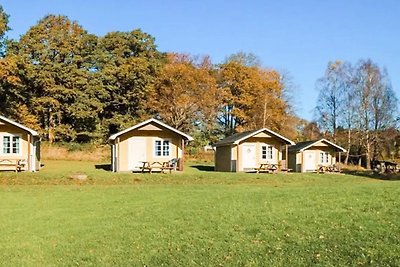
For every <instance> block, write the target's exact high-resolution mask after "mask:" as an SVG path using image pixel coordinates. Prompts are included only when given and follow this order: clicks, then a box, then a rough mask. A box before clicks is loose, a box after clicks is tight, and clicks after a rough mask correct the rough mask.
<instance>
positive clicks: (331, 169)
mask: <svg viewBox="0 0 400 267" xmlns="http://www.w3.org/2000/svg"><path fill="white" fill-rule="evenodd" d="M317 172H318V173H325V172H339V169H338V168H337V166H336V165H318V170H317Z"/></svg>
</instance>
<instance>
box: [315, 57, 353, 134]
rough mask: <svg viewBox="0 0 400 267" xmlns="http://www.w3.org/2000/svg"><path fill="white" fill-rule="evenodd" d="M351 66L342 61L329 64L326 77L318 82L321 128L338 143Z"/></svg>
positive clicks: (317, 109) (317, 110)
mask: <svg viewBox="0 0 400 267" xmlns="http://www.w3.org/2000/svg"><path fill="white" fill-rule="evenodd" d="M349 69H350V66H349V65H348V64H347V63H344V62H341V61H335V62H329V63H328V66H327V69H326V71H325V75H324V77H322V78H320V79H319V80H318V81H317V89H318V91H319V95H318V100H317V107H316V115H317V121H318V122H319V125H320V128H321V129H323V130H325V131H327V132H329V133H330V134H331V135H332V139H333V141H335V142H336V131H337V128H338V126H339V120H340V119H341V118H340V117H341V114H343V111H344V110H346V108H347V107H346V102H347V101H346V94H347V93H348V92H349V85H350V82H349V81H350V77H351V76H350V74H351V73H349Z"/></svg>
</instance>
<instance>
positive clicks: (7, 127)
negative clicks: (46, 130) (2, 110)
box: [0, 116, 40, 171]
mask: <svg viewBox="0 0 400 267" xmlns="http://www.w3.org/2000/svg"><path fill="white" fill-rule="evenodd" d="M15 162H18V163H19V165H20V166H21V170H22V171H38V170H39V168H40V138H39V135H38V133H37V132H36V131H34V130H32V129H29V128H28V127H25V126H23V125H22V124H19V123H17V122H15V121H13V120H10V119H8V118H6V117H3V116H0V170H15V166H13V164H14V163H15Z"/></svg>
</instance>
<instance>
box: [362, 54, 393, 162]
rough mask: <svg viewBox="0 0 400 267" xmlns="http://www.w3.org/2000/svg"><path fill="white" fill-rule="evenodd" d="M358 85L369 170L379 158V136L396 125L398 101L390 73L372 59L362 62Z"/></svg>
mask: <svg viewBox="0 0 400 267" xmlns="http://www.w3.org/2000/svg"><path fill="white" fill-rule="evenodd" d="M355 83H356V85H355V86H356V93H357V97H358V101H359V102H358V107H359V114H360V120H359V125H360V128H361V131H362V134H363V136H364V138H363V144H364V147H365V154H366V165H367V168H368V169H369V168H370V166H371V165H370V164H371V160H375V159H377V157H378V154H379V133H380V132H381V131H382V130H385V129H387V128H390V127H393V126H394V125H395V119H396V115H397V99H396V96H395V94H394V92H393V90H392V87H391V84H390V81H389V78H388V76H387V73H386V71H385V70H384V71H381V70H380V68H379V67H378V66H377V65H376V64H375V63H373V62H372V61H371V60H366V61H364V60H361V61H360V62H359V63H358V65H357V71H356V78H355Z"/></svg>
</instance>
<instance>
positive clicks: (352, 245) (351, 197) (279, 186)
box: [0, 161, 400, 266]
mask: <svg viewBox="0 0 400 267" xmlns="http://www.w3.org/2000/svg"><path fill="white" fill-rule="evenodd" d="M45 164H46V166H45V167H44V168H43V169H42V170H41V171H40V172H39V173H19V174H15V173H11V172H8V173H4V172H3V173H0V205H1V208H0V236H1V239H0V265H3V266H310V265H312V266H400V256H399V255H400V210H399V204H400V182H399V181H384V180H379V179H371V178H366V177H361V176H355V175H337V174H336V175H335V174H333V175H329V174H323V175H318V174H276V175H268V174H228V173H214V172H212V171H210V170H211V168H210V167H209V166H207V165H206V164H203V163H196V162H192V163H190V165H191V166H188V168H186V171H185V173H183V174H172V175H169V174H164V175H162V174H151V175H149V174H143V175H142V174H114V173H110V172H108V171H105V170H102V169H101V168H100V167H102V166H100V165H98V166H97V167H98V168H100V169H96V168H95V165H94V163H84V162H77V161H47V162H45ZM74 173H85V174H87V175H88V180H87V181H85V182H76V181H73V180H70V179H69V178H68V177H69V176H70V175H71V174H74Z"/></svg>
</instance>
